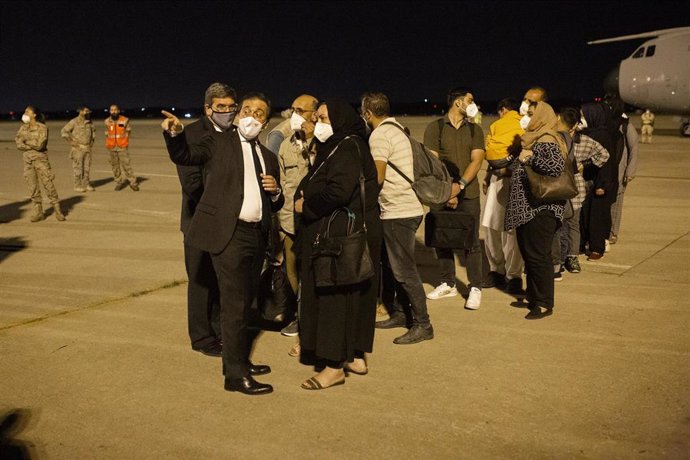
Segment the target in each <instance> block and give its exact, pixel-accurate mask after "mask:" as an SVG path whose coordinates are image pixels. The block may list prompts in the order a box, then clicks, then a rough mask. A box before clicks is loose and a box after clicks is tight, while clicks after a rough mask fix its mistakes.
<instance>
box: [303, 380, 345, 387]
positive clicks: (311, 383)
mask: <svg viewBox="0 0 690 460" xmlns="http://www.w3.org/2000/svg"><path fill="white" fill-rule="evenodd" d="M343 383H345V379H344V378H343V379H342V380H338V381H337V382H335V383H333V384H331V385H328V386H327V387H325V386H323V385H322V384H321V382H319V381H318V380H316V377H312V378H310V379H307V380H306V381H305V382H304V383H302V385H301V386H302V388H304V389H305V390H325V389H326V388H330V387H334V386H336V385H342V384H343Z"/></svg>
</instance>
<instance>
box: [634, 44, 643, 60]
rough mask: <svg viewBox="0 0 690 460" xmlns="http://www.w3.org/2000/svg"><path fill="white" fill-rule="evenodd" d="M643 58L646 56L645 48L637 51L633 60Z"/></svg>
mask: <svg viewBox="0 0 690 460" xmlns="http://www.w3.org/2000/svg"><path fill="white" fill-rule="evenodd" d="M642 56H644V46H643V47H642V48H640V49H638V50H637V51H635V54H633V55H632V57H633V59H637V58H641V57H642Z"/></svg>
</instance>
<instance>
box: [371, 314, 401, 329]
mask: <svg viewBox="0 0 690 460" xmlns="http://www.w3.org/2000/svg"><path fill="white" fill-rule="evenodd" d="M374 327H376V329H393V328H394V327H408V324H407V317H406V316H405V314H404V313H393V315H391V317H390V318H388V319H385V320H383V321H376V323H375V324H374Z"/></svg>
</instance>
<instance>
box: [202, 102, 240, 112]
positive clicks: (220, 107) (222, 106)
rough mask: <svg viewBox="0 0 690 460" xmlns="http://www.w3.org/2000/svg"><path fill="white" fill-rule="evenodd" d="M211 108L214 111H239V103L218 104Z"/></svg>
mask: <svg viewBox="0 0 690 460" xmlns="http://www.w3.org/2000/svg"><path fill="white" fill-rule="evenodd" d="M209 107H211V110H213V111H214V112H219V113H228V112H237V107H238V105H237V104H232V105H227V104H218V105H211V106H209Z"/></svg>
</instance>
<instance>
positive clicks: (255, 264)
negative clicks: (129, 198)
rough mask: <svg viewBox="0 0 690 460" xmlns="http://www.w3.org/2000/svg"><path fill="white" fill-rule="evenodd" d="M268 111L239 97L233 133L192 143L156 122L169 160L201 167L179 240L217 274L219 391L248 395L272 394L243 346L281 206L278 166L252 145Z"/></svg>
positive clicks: (169, 119) (254, 99) (256, 100)
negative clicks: (200, 185) (204, 255)
mask: <svg viewBox="0 0 690 460" xmlns="http://www.w3.org/2000/svg"><path fill="white" fill-rule="evenodd" d="M269 113H270V102H269V101H268V99H266V97H265V96H264V95H263V94H261V93H250V94H248V95H245V97H244V98H243V99H242V104H241V108H240V111H239V114H238V115H237V126H238V128H237V130H236V131H235V130H232V129H227V130H225V131H223V132H213V133H211V135H209V136H207V137H206V138H205V139H204V140H203V141H202V142H201V143H200V144H194V145H190V144H189V143H188V140H187V138H186V134H185V132H184V131H183V126H182V123H180V121H179V120H178V119H177V117H175V116H174V115H173V114H171V113H168V112H165V111H163V115H165V116H166V119H165V120H164V121H163V123H162V124H161V126H162V127H163V130H164V133H163V136H164V138H165V142H166V146H167V148H168V154H169V155H170V159H171V160H172V161H173V162H174V163H176V164H180V165H203V168H204V177H205V183H204V191H203V194H202V195H201V198H200V200H199V203H198V205H197V207H196V212H195V213H194V216H193V217H192V221H191V223H190V225H189V230H188V231H187V234H186V236H185V242H186V243H187V244H188V245H190V246H193V247H196V248H198V249H201V250H203V251H206V252H208V253H210V254H211V260H212V261H213V266H214V268H215V271H216V273H217V275H218V284H219V287H220V306H221V309H220V322H221V333H222V338H223V368H224V372H225V389H226V390H228V391H239V392H241V393H244V394H249V395H256V394H266V393H270V392H271V391H273V387H272V386H271V385H267V384H262V383H259V382H257V381H256V380H254V379H253V377H252V376H254V375H261V374H267V373H269V372H270V371H271V369H270V368H269V367H268V366H262V365H254V364H252V363H251V362H250V360H249V348H250V347H249V346H248V345H249V344H248V343H247V319H248V313H249V308H250V306H251V304H252V302H253V301H254V299H255V298H256V293H257V287H258V281H259V274H260V270H261V266H262V263H263V257H264V251H265V247H266V238H267V236H268V230H269V228H270V220H271V213H272V212H276V211H278V210H279V209H280V208H281V207H282V205H283V201H284V198H283V195H282V191H281V189H280V183H279V179H278V178H279V177H280V171H279V167H278V161H277V160H276V157H275V155H274V154H273V153H272V152H270V151H269V150H267V149H266V148H265V147H264V146H262V145H261V144H259V143H258V142H257V140H256V139H257V137H258V135H259V133H260V132H261V130H262V129H263V128H264V127H265V126H266V124H267V123H268V116H269Z"/></svg>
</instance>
